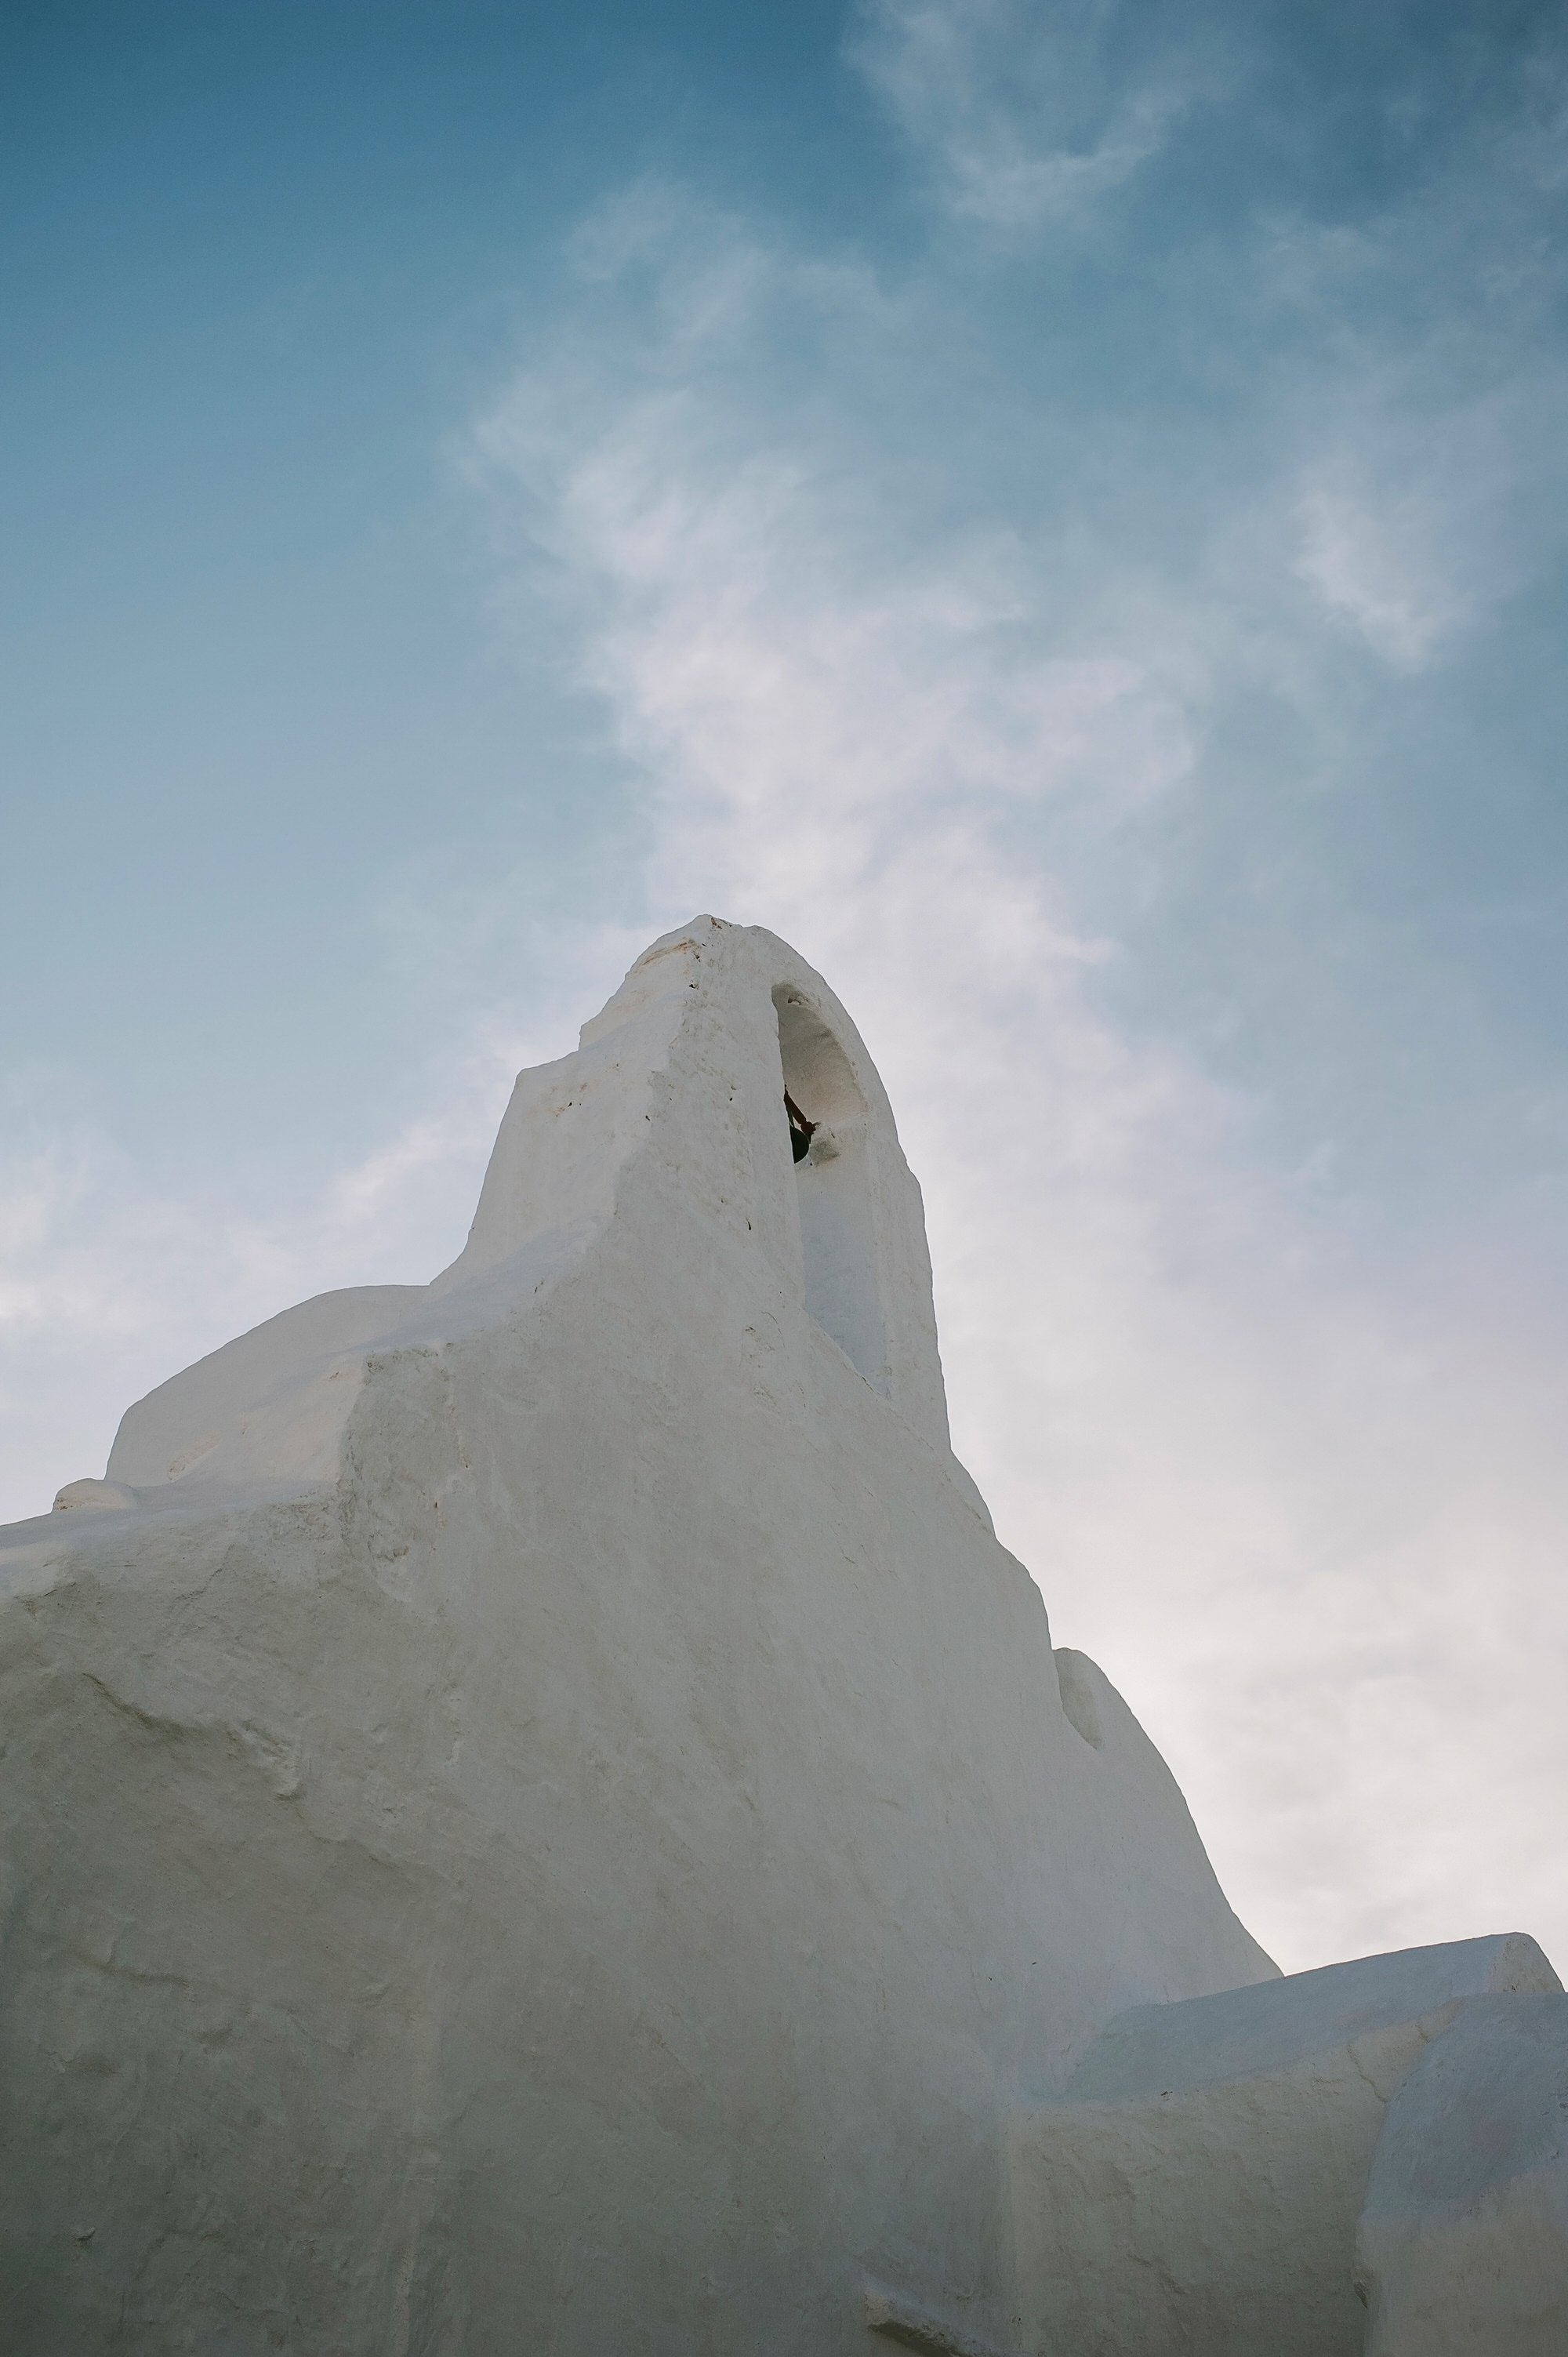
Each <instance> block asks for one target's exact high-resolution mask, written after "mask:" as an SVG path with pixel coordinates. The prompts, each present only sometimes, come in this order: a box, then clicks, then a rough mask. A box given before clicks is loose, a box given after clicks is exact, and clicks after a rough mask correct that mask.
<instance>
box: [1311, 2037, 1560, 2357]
mask: <svg viewBox="0 0 1568 2357" xmlns="http://www.w3.org/2000/svg"><path fill="white" fill-rule="evenodd" d="M1357 2266H1358V2278H1359V2287H1360V2289H1361V2293H1362V2296H1363V2298H1366V2300H1367V2302H1368V2305H1369V2324H1368V2331H1367V2340H1366V2350H1367V2357H1561V2352H1562V2351H1563V2349H1565V2348H1568V1997H1564V1996H1560V1995H1559V1996H1552V1995H1546V1994H1537V1995H1530V1996H1479V1997H1473V1998H1471V1999H1470V2000H1469V2001H1468V2002H1467V2003H1466V2004H1463V2005H1461V2006H1459V2007H1457V2008H1456V2009H1455V2018H1454V2020H1453V2022H1452V2024H1451V2025H1450V2026H1449V2027H1448V2028H1446V2029H1444V2031H1443V2033H1442V2035H1441V2036H1440V2037H1438V2038H1436V2039H1434V2040H1433V2042H1432V2044H1431V2045H1430V2047H1429V2048H1428V2049H1427V2050H1426V2051H1425V2052H1424V2053H1423V2055H1422V2056H1421V2057H1420V2059H1419V2061H1417V2062H1416V2064H1415V2066H1414V2068H1413V2069H1412V2071H1411V2072H1410V2074H1409V2076H1408V2077H1407V2078H1406V2080H1405V2081H1404V2083H1403V2085H1402V2087H1401V2088H1400V2090H1399V2092H1398V2093H1397V2094H1396V2095H1395V2096H1394V2098H1393V2100H1392V2102H1391V2104H1390V2105H1389V2107H1388V2111H1387V2114H1386V2115H1385V2117H1384V2120H1383V2126H1382V2133H1381V2135H1380V2137H1379V2140H1378V2147H1377V2151H1376V2154H1375V2156H1374V2158H1373V2161H1372V2169H1371V2175H1370V2179H1369V2184H1368V2188H1367V2199H1366V2203H1365V2206H1364V2208H1363V2210H1362V2212H1361V2218H1360V2224H1359V2232H1358V2239H1357Z"/></svg>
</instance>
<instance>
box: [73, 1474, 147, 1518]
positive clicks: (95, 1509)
mask: <svg viewBox="0 0 1568 2357" xmlns="http://www.w3.org/2000/svg"><path fill="white" fill-rule="evenodd" d="M140 1503H141V1500H140V1499H139V1498H138V1497H137V1495H136V1493H135V1491H134V1490H131V1489H127V1488H126V1486H125V1484H124V1481H94V1480H82V1481H68V1482H67V1483H66V1485H65V1488H64V1489H63V1490H60V1491H57V1493H56V1496H55V1502H54V1511H55V1512H56V1513H57V1514H70V1513H81V1512H83V1511H84V1510H85V1512H88V1513H90V1514H116V1513H122V1512H124V1509H125V1508H126V1507H127V1506H138V1505H140Z"/></svg>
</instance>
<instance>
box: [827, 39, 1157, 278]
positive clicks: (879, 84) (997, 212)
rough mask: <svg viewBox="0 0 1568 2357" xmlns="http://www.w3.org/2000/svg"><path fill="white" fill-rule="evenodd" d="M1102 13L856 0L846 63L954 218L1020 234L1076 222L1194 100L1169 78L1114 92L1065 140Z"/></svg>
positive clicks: (1125, 175)
mask: <svg viewBox="0 0 1568 2357" xmlns="http://www.w3.org/2000/svg"><path fill="white" fill-rule="evenodd" d="M1102 15H1103V12H1101V11H1086V10H1078V11H1068V10H1053V11H1051V12H1050V13H1049V14H1048V15H1042V14H1041V13H1040V12H1038V11H1036V10H1030V9H1028V8H1027V7H1026V6H1021V5H1015V0H863V5H862V6H861V7H860V9H859V11H858V13H857V16H856V19H855V21H854V28H853V30H852V34H851V38H850V41H849V54H850V57H851V59H852V60H853V61H854V64H855V65H856V66H858V67H859V69H860V70H861V71H862V73H864V75H865V78H866V80H867V81H868V82H869V83H870V85H871V87H872V89H873V90H874V91H875V92H876V94H877V96H878V97H879V98H880V99H881V100H882V102H883V103H884V104H885V105H886V108H887V110H888V112H889V113H891V115H892V116H893V118H894V120H895V121H896V122H897V124H898V125H899V127H900V128H901V129H902V131H903V132H904V133H905V135H907V136H908V139H909V140H910V141H911V143H912V144H913V145H914V146H915V148H916V150H917V152H918V154H920V155H921V156H923V157H924V158H925V159H926V160H927V162H928V163H929V167H930V168H931V170H932V172H933V174H934V176H935V179H936V182H937V186H938V188H939V189H940V193H941V196H942V198H943V199H944V200H945V202H946V203H947V205H948V206H949V208H950V210H951V211H952V212H953V213H954V214H956V215H957V216H958V217H959V218H960V219H961V220H965V221H972V222H974V223H976V224H977V225H979V226H981V227H983V228H987V229H991V230H994V231H1003V232H1007V231H1027V230H1032V229H1037V228H1041V227H1045V226H1047V225H1049V224H1052V223H1056V222H1063V221H1069V220H1071V219H1073V218H1074V217H1076V216H1079V215H1081V214H1084V213H1086V212H1088V211H1090V210H1091V209H1092V208H1093V206H1094V205H1095V203H1096V201H1097V200H1098V199H1101V198H1103V197H1104V196H1106V195H1108V194H1109V193H1110V191H1111V190H1112V189H1114V188H1120V187H1121V186H1122V184H1123V183H1124V182H1125V181H1127V180H1129V179H1131V178H1132V177H1133V174H1134V173H1135V172H1136V171H1137V170H1138V169H1139V167H1140V166H1142V165H1143V164H1144V163H1146V162H1147V161H1148V159H1149V157H1150V156H1154V155H1155V153H1157V151H1158V149H1159V148H1160V147H1161V145H1163V144H1164V141H1165V135H1166V132H1167V130H1168V128H1169V126H1170V124H1171V123H1172V121H1173V119H1174V118H1175V117H1176V116H1177V115H1178V114H1179V113H1181V112H1182V110H1183V109H1184V107H1185V106H1186V105H1187V103H1188V102H1189V100H1190V96H1191V89H1190V79H1189V77H1185V78H1183V79H1181V80H1178V79H1176V77H1175V76H1174V75H1173V74H1172V72H1171V71H1170V70H1168V69H1166V70H1163V71H1161V72H1159V73H1157V74H1155V75H1154V76H1152V77H1150V78H1148V79H1145V80H1144V81H1134V82H1133V84H1132V86H1131V87H1129V88H1126V89H1123V90H1121V91H1116V92H1115V93H1114V94H1112V95H1109V96H1108V97H1107V98H1106V100H1105V101H1104V102H1103V104H1102V105H1101V107H1100V108H1099V109H1098V110H1097V111H1096V112H1095V113H1093V114H1092V115H1091V116H1090V120H1089V122H1088V123H1085V124H1079V125H1076V126H1074V128H1075V129H1076V132H1077V135H1076V137H1075V136H1072V135H1070V134H1069V126H1068V123H1067V122H1066V121H1065V120H1064V116H1066V115H1067V113H1068V112H1069V108H1068V102H1069V99H1070V97H1071V95H1072V94H1074V93H1075V92H1076V91H1077V90H1078V88H1079V85H1080V84H1081V82H1082V81H1084V80H1085V79H1086V77H1085V76H1084V74H1083V71H1082V68H1083V64H1084V55H1083V53H1084V51H1085V50H1086V49H1091V48H1092V47H1093V44H1094V40H1095V37H1096V34H1097V33H1098V32H1099V31H1100V30H1101V26H1100V25H1099V24H1098V23H1097V21H1096V19H1097V17H1100V16H1102ZM1075 17H1076V19H1077V21H1076V22H1074V18H1075Z"/></svg>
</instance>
